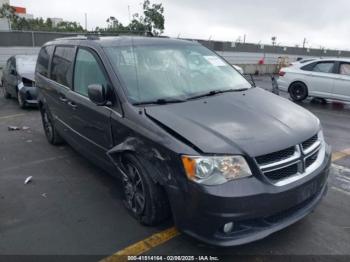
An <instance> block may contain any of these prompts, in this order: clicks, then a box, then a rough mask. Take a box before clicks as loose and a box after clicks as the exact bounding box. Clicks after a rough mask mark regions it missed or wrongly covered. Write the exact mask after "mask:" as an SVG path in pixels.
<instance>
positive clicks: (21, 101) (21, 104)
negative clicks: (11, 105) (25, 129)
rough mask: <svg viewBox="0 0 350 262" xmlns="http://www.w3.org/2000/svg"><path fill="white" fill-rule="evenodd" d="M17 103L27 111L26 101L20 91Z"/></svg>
mask: <svg viewBox="0 0 350 262" xmlns="http://www.w3.org/2000/svg"><path fill="white" fill-rule="evenodd" d="M17 101H18V105H19V107H20V108H22V109H25V108H26V107H27V104H26V101H25V100H23V97H22V96H21V93H20V92H19V91H17Z"/></svg>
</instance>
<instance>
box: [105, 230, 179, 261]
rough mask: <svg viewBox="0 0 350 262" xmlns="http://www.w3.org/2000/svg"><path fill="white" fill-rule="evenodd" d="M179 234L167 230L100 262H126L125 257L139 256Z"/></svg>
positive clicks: (175, 231)
mask: <svg viewBox="0 0 350 262" xmlns="http://www.w3.org/2000/svg"><path fill="white" fill-rule="evenodd" d="M179 234H180V232H179V231H178V230H177V229H176V228H175V227H171V228H168V229H166V230H164V231H161V232H159V233H156V234H154V235H152V236H150V237H148V238H146V239H144V240H141V241H140V242H137V243H135V244H133V245H131V246H128V247H126V248H124V249H122V250H120V251H118V252H117V253H114V254H113V255H112V256H110V257H107V258H105V259H103V260H101V262H115V261H128V260H127V256H138V255H141V254H143V253H145V252H147V251H148V250H150V249H152V248H154V247H156V246H159V245H161V244H163V243H165V242H167V241H168V240H170V239H172V238H174V237H176V236H177V235H179Z"/></svg>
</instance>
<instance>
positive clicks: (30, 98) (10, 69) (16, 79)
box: [1, 55, 38, 108]
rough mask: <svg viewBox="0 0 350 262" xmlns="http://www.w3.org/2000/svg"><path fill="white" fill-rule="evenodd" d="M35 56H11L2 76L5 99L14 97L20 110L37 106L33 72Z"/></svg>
mask: <svg viewBox="0 0 350 262" xmlns="http://www.w3.org/2000/svg"><path fill="white" fill-rule="evenodd" d="M37 57H38V56H37V55H15V56H11V57H10V58H9V59H8V60H7V63H6V66H5V68H4V71H3V75H2V79H1V82H2V86H3V89H4V90H3V91H4V92H3V93H4V96H5V98H11V97H15V98H16V99H17V100H18V104H19V106H20V107H21V108H25V107H27V106H30V105H37V103H38V101H37V89H36V87H35V81H34V72H35V65H36V60H37Z"/></svg>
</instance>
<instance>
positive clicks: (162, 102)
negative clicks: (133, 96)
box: [133, 98, 186, 106]
mask: <svg viewBox="0 0 350 262" xmlns="http://www.w3.org/2000/svg"><path fill="white" fill-rule="evenodd" d="M182 102H186V100H181V99H164V98H161V99H157V100H154V101H143V102H136V103H133V105H135V106H139V105H165V104H173V103H182Z"/></svg>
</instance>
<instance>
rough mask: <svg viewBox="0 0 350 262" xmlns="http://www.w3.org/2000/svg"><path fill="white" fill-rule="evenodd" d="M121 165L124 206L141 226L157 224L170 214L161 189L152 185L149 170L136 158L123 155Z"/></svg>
mask: <svg viewBox="0 0 350 262" xmlns="http://www.w3.org/2000/svg"><path fill="white" fill-rule="evenodd" d="M122 164H123V170H124V174H123V189H124V204H125V206H126V207H127V209H128V210H130V211H131V213H132V214H133V216H134V217H135V218H136V219H138V220H139V221H140V223H141V224H144V225H156V224H159V223H160V222H162V221H163V220H164V219H166V218H167V217H168V216H169V214H170V211H169V205H168V201H167V197H166V195H165V192H164V190H163V188H162V187H161V186H160V185H159V184H156V183H154V181H153V180H152V179H151V176H150V174H149V171H148V170H149V168H147V167H146V166H145V163H141V162H140V161H139V159H138V158H137V157H136V156H134V155H132V154H127V155H125V156H124V157H123V160H122Z"/></svg>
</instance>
